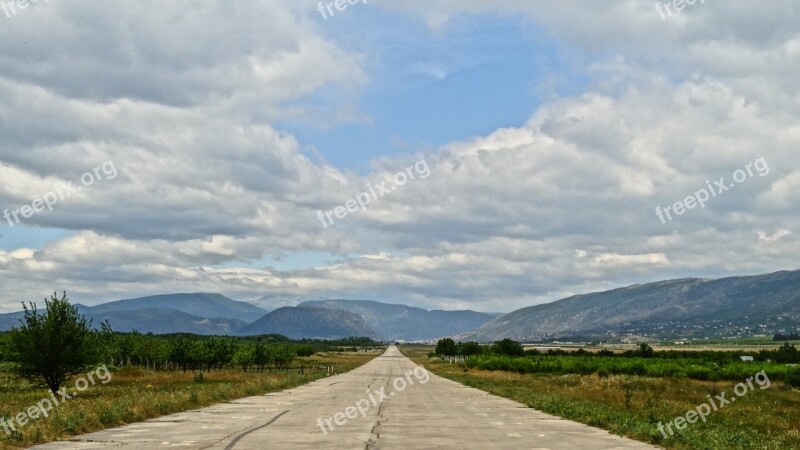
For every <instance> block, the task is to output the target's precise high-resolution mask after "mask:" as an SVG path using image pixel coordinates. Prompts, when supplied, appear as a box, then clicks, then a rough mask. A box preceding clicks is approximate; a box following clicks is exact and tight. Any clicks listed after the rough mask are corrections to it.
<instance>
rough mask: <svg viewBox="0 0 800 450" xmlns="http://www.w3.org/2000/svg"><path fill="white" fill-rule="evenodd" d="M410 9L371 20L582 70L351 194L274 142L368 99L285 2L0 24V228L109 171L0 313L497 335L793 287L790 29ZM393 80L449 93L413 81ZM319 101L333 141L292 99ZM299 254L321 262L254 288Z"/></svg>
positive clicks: (128, 10) (537, 9)
mask: <svg viewBox="0 0 800 450" xmlns="http://www.w3.org/2000/svg"><path fill="white" fill-rule="evenodd" d="M420 5H422V4H421V3H419V2H415V1H410V2H404V3H402V4H398V3H394V4H391V5H390V4H381V7H382V8H384V9H385V10H386V11H389V13H392V14H403V15H406V16H407V17H412V18H416V19H419V20H423V21H425V22H426V23H427V24H429V25H430V26H432V27H435V28H436V30H437V32H438V33H442V34H446V33H448V26H449V24H450V23H451V21H452V20H453V19H454V18H456V17H459V16H460V15H464V14H468V15H473V17H474V16H478V15H483V14H494V13H495V12H497V13H499V14H501V15H506V16H515V15H522V16H523V17H526V18H527V20H530V21H531V23H533V24H534V25H535V26H537V27H540V28H541V29H542V30H544V32H546V33H548V36H549V37H550V38H551V39H554V40H556V41H557V42H558V46H559V47H560V48H561V49H562V51H566V52H570V53H572V54H576V55H578V54H579V55H582V57H581V58H578V62H576V65H575V66H574V67H570V69H569V70H579V71H581V73H580V75H581V76H583V77H585V78H586V80H587V87H586V89H585V90H584V92H581V93H578V94H576V95H570V96H562V97H558V98H553V99H551V100H549V101H547V102H545V103H543V104H542V105H539V106H533V105H532V106H531V111H530V119H529V120H528V121H527V122H526V123H524V124H517V126H511V125H510V124H509V126H507V127H503V128H499V129H496V130H494V131H492V132H488V133H483V134H482V135H478V136H474V137H469V138H466V137H465V138H464V139H463V140H458V141H454V142H450V143H448V144H446V145H443V146H441V147H440V148H438V149H436V150H434V151H427V152H425V153H419V154H407V155H394V156H382V157H376V158H375V159H374V160H373V161H372V167H373V170H372V171H371V172H370V173H367V174H365V175H357V174H355V173H352V172H350V171H348V170H345V169H341V168H337V167H334V166H332V165H330V164H327V163H325V162H324V161H320V158H310V157H308V156H307V155H306V154H305V152H304V150H303V149H304V148H305V147H306V146H307V145H309V143H307V142H301V141H300V140H299V139H298V138H297V137H296V136H293V135H291V134H289V133H287V132H286V131H285V130H283V129H282V128H281V126H280V123H281V122H282V121H283V120H289V119H297V118H302V119H303V120H308V121H311V122H315V123H317V124H319V125H320V126H325V125H336V124H337V123H339V121H340V120H356V119H353V118H354V117H358V118H359V119H357V120H361V118H363V116H362V115H361V114H362V113H361V112H360V111H359V108H358V105H357V103H358V102H357V98H358V96H359V95H360V94H361V92H362V91H363V90H364V89H366V86H367V85H368V83H370V82H374V80H370V76H369V72H368V69H367V68H366V67H367V66H368V65H369V64H371V63H372V62H369V63H368V62H367V61H372V60H371V56H372V55H368V54H361V53H357V52H353V51H349V50H347V49H346V48H344V47H343V46H342V45H340V44H338V43H337V42H336V41H334V40H333V39H332V38H329V37H326V36H324V35H323V33H322V31H321V30H320V29H319V26H318V25H315V24H314V22H313V21H312V20H310V19H309V17H308V16H309V15H312V14H314V11H313V7H309V8H307V7H308V6H309V3H308V2H299V3H298V4H296V5H292V6H290V5H288V4H286V3H279V2H277V1H270V2H261V3H259V4H258V5H254V6H248V7H247V8H245V7H243V6H236V5H229V4H227V3H222V2H214V1H207V2H200V3H194V2H193V3H191V6H190V3H189V2H188V1H178V2H170V4H168V5H164V4H161V3H158V4H157V3H155V2H121V3H119V4H115V5H107V6H104V7H102V8H101V7H98V6H97V5H95V4H90V3H87V2H70V3H59V2H52V3H49V4H47V5H44V4H41V5H39V7H37V8H35V9H30V10H29V11H28V12H26V15H25V16H19V17H14V18H13V19H12V20H7V21H6V22H7V24H8V27H4V28H3V29H2V30H0V55H2V58H0V98H2V99H3V102H1V103H0V134H2V135H3V136H4V138H3V141H4V142H3V149H2V154H0V180H1V181H0V187H2V189H0V205H3V206H2V207H3V208H11V209H14V208H18V207H20V206H21V205H24V204H29V203H30V201H31V199H33V198H36V197H38V196H40V195H41V194H42V193H43V192H46V191H48V190H49V189H51V188H52V186H53V185H54V184H56V183H59V182H61V183H63V182H69V181H73V182H75V180H77V179H79V177H80V175H81V174H82V173H83V172H85V171H87V170H91V168H93V167H95V166H97V165H98V164H101V163H102V162H104V161H108V160H112V161H113V162H114V164H115V166H116V168H117V169H118V170H119V176H118V177H116V178H115V179H113V180H105V181H104V182H103V183H97V184H95V185H93V186H91V187H87V188H85V189H84V190H83V191H82V192H81V193H80V194H79V195H77V196H75V197H73V198H69V199H67V200H65V201H63V202H61V203H59V204H58V205H57V206H56V209H55V210H54V211H53V212H42V213H38V214H36V215H35V216H33V217H32V218H30V219H27V220H26V222H25V226H28V227H43V228H60V229H67V230H72V234H71V235H70V236H68V237H65V238H61V239H57V240H55V241H53V242H50V243H48V244H47V245H44V246H42V247H41V248H18V249H12V250H8V251H0V271H3V273H4V280H5V284H6V285H7V286H9V287H8V288H7V289H6V290H5V291H4V292H3V294H2V295H0V308H5V309H6V310H11V309H16V305H17V303H16V302H17V301H19V300H35V299H36V298H37V297H43V296H44V295H46V294H47V293H48V292H49V291H52V290H54V289H57V290H62V289H66V290H67V291H68V292H69V293H70V294H71V296H72V297H73V298H75V299H78V300H79V301H82V302H86V303H92V302H97V301H103V300H106V301H107V300H113V299H117V298H124V297H130V296H132V295H144V294H154V293H163V292H175V291H218V292H222V293H225V294H227V295H231V296H234V297H236V298H243V299H251V300H256V299H259V298H261V297H262V296H265V295H266V298H265V299H264V300H262V303H263V304H264V305H265V306H278V305H280V304H287V303H292V302H295V301H300V300H305V299H308V298H320V297H331V298H332V297H350V298H370V299H375V300H383V301H395V302H401V301H402V302H408V303H411V304H415V305H419V306H425V307H431V308H475V309H482V310H489V311H508V310H512V309H514V308H518V307H523V306H528V305H530V304H533V303H541V302H545V301H550V300H554V299H557V298H560V297H564V296H567V295H570V294H574V293H579V292H586V291H590V290H597V289H605V288H611V287H616V286H619V285H622V284H626V283H637V282H643V281H653V280H657V279H662V278H670V277H679V276H687V275H697V276H713V275H725V274H733V273H759V272H767V271H770V270H778V269H787V268H795V266H794V265H795V264H796V263H795V262H794V260H795V258H794V255H796V254H797V250H798V243H797V242H796V240H794V239H793V238H792V236H793V230H795V229H796V227H797V226H798V218H797V216H796V214H795V213H794V210H795V208H794V205H796V201H795V200H796V199H797V193H798V192H800V191H799V190H798V186H800V176H798V173H799V172H798V170H797V167H798V165H799V164H800V157H798V156H797V155H798V152H797V148H798V147H799V146H800V128H798V126H797V120H796V117H797V115H798V113H800V111H799V110H798V105H800V102H798V100H800V90H798V85H797V83H796V73H797V69H800V44H798V43H800V31H799V30H798V27H797V25H796V24H797V23H800V22H798V20H797V19H798V17H796V16H797V14H798V13H797V8H793V7H791V5H790V4H789V3H785V2H784V3H781V2H776V3H770V4H769V5H767V4H763V5H757V6H756V5H749V4H748V3H747V2H739V1H733V2H730V3H727V2H726V4H725V5H724V6H723V5H721V4H711V3H709V4H707V5H703V6H702V7H699V6H698V7H695V8H693V9H691V10H686V11H684V12H683V13H682V14H681V16H679V17H673V18H670V20H666V21H662V20H661V19H660V18H659V17H658V14H657V13H656V12H655V11H654V10H653V9H652V5H650V4H646V5H645V4H643V3H641V2H633V1H627V2H619V3H615V4H614V5H605V4H600V3H585V4H582V5H573V4H555V3H553V4H548V5H543V4H532V3H530V2H522V1H510V2H503V3H502V5H500V4H498V3H494V4H491V5H487V4H486V2H475V1H463V2H462V1H459V2H448V1H443V2H436V3H435V4H431V3H425V4H424V5H423V6H424V7H421V6H420ZM755 12H757V13H758V14H752V15H750V16H746V14H748V13H755ZM744 17H750V19H748V20H749V22H743V21H744V20H745V19H744ZM179 18H180V20H178V19H179ZM87 24H92V25H87ZM120 24H122V25H120ZM97 36H103V38H102V39H98V38H97ZM21 42H22V43H23V44H20V43H21ZM407 70H411V71H416V72H417V73H420V74H424V75H426V76H432V77H438V78H441V77H446V76H447V68H446V67H444V66H440V65H438V64H435V63H424V64H423V63H419V64H418V65H417V66H415V67H411V68H407ZM326 90H332V91H335V94H331V95H324V96H323V97H324V98H333V99H336V100H335V101H334V103H335V104H334V105H333V109H334V110H335V111H338V112H339V113H340V114H334V115H332V116H330V117H333V119H329V118H327V117H328V116H326V115H324V114H323V111H329V110H330V108H329V107H330V106H331V105H319V104H317V103H315V101H314V100H316V99H318V98H319V97H317V95H318V94H319V93H320V92H323V93H327V91H326ZM465 95H468V93H465ZM326 121H328V122H330V123H327V122H326ZM762 156H763V157H764V158H765V159H766V160H767V161H769V162H770V168H771V172H770V174H769V175H768V176H765V177H754V178H752V179H751V180H748V181H747V182H746V183H743V184H741V185H739V186H737V187H736V189H733V190H731V191H730V192H727V193H726V194H725V195H724V196H720V197H719V198H715V199H714V200H713V201H711V202H709V204H708V205H707V207H706V208H704V209H695V210H692V211H690V212H688V213H687V214H685V215H684V216H681V217H679V218H677V219H676V220H673V221H672V222H670V223H668V224H662V223H661V222H660V221H659V220H658V218H657V217H656V215H655V207H656V206H665V205H671V204H673V203H674V202H676V201H681V200H683V199H684V198H685V197H686V196H687V195H691V194H692V193H694V192H695V191H697V189H699V188H702V187H703V186H705V182H706V180H715V179H718V178H719V177H723V176H724V177H730V175H731V173H733V171H734V170H736V169H738V168H741V167H744V165H745V164H747V163H751V162H753V161H754V160H756V159H757V158H759V157H762ZM421 157H424V158H425V159H426V161H427V162H428V163H429V165H430V170H431V174H430V176H429V177H428V178H426V179H424V180H414V181H413V182H409V183H408V184H406V185H404V186H402V187H401V188H398V189H397V190H396V191H393V192H392V194H391V195H389V196H386V197H385V198H382V199H380V200H378V201H375V202H373V203H372V204H370V205H369V208H368V209H367V210H366V211H360V212H359V213H358V214H352V215H349V216H348V217H347V218H346V219H344V220H342V221H340V223H337V225H336V226H333V227H329V228H327V229H326V228H323V227H322V226H321V225H320V223H319V221H318V220H317V218H316V213H317V211H319V210H323V211H325V210H328V209H331V208H333V207H335V206H336V205H340V204H343V203H344V201H346V200H347V199H349V198H352V197H353V196H354V195H355V194H357V193H359V192H361V191H363V190H364V189H365V186H367V185H368V183H369V184H371V185H373V186H374V185H375V184H376V183H379V182H380V181H381V180H387V179H390V178H391V177H392V176H393V175H394V174H395V173H396V172H400V171H403V170H404V168H405V167H408V166H409V165H411V164H413V163H414V162H415V161H417V160H419V159H420V158H421ZM298 251H314V252H320V253H323V254H327V255H330V260H331V262H330V263H328V264H320V265H316V266H314V267H307V268H302V269H295V270H277V269H274V268H272V267H261V266H260V265H262V263H261V262H260V261H262V260H263V259H264V258H265V257H270V256H271V257H275V258H279V257H281V255H285V254H286V253H291V252H298Z"/></svg>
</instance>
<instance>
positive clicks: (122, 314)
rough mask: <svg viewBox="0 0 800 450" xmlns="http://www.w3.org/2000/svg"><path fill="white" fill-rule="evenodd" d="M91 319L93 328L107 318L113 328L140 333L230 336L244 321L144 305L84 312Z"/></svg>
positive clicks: (244, 323) (97, 326)
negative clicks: (105, 311)
mask: <svg viewBox="0 0 800 450" xmlns="http://www.w3.org/2000/svg"><path fill="white" fill-rule="evenodd" d="M86 318H87V319H93V321H92V325H93V327H94V328H99V326H100V324H101V323H102V322H103V321H106V320H107V321H108V322H109V324H110V325H111V329H112V330H114V331H121V332H130V331H133V330H136V331H139V332H142V333H154V334H168V333H194V334H206V335H209V334H215V335H230V334H233V333H232V332H233V330H236V329H238V328H241V327H243V326H244V325H246V324H247V322H244V321H241V320H238V319H227V318H216V319H209V318H205V317H199V316H193V315H191V314H186V313H185V312H182V311H178V310H175V309H168V308H146V309H137V310H131V311H109V312H107V313H99V314H98V313H90V314H86Z"/></svg>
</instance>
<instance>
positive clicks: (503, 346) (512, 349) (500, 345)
mask: <svg viewBox="0 0 800 450" xmlns="http://www.w3.org/2000/svg"><path fill="white" fill-rule="evenodd" d="M492 352H493V353H496V354H498V355H506V356H523V355H524V354H525V349H523V348H522V344H520V343H519V342H517V341H514V340H511V339H509V338H505V339H503V340H502V341H497V342H495V343H494V345H493V346H492Z"/></svg>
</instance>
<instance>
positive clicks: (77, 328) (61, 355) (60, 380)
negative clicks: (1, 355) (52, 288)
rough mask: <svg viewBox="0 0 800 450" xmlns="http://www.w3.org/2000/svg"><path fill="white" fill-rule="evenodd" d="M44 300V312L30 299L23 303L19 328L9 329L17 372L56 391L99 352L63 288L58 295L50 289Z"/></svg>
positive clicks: (90, 362) (83, 321)
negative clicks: (40, 311) (23, 312)
mask: <svg viewBox="0 0 800 450" xmlns="http://www.w3.org/2000/svg"><path fill="white" fill-rule="evenodd" d="M44 301H45V305H46V312H45V313H44V314H40V313H39V311H38V310H37V309H36V304H35V303H33V302H31V303H30V308H29V307H28V306H26V305H25V304H24V303H23V304H22V307H23V308H24V309H25V317H24V319H22V320H21V321H20V322H21V324H20V327H19V328H13V329H12V330H11V340H12V343H13V345H14V349H15V351H16V355H15V359H16V362H17V363H18V364H17V367H16V371H17V374H18V375H19V376H21V377H23V378H25V379H28V380H30V381H31V382H34V383H37V384H42V385H44V386H46V387H47V388H49V389H50V390H51V391H52V392H53V393H56V392H58V390H59V388H60V387H61V385H62V384H64V382H66V381H67V380H68V379H69V378H70V377H71V376H73V375H76V374H78V373H81V372H83V371H85V370H87V369H88V368H89V366H90V365H92V364H95V363H97V362H98V361H97V357H98V353H99V352H98V349H97V342H96V341H97V340H96V339H93V338H92V331H91V322H87V321H86V319H85V318H84V317H83V316H81V315H79V314H78V308H77V307H76V306H72V305H70V303H69V299H67V293H66V292H64V296H63V297H62V298H61V299H59V298H58V297H57V296H56V293H53V295H52V296H51V298H50V299H49V300H48V299H45V300H44Z"/></svg>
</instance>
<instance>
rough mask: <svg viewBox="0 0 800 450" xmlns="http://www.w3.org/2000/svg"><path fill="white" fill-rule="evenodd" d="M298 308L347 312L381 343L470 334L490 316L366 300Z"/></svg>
mask: <svg viewBox="0 0 800 450" xmlns="http://www.w3.org/2000/svg"><path fill="white" fill-rule="evenodd" d="M299 306H300V307H312V308H325V309H333V310H343V311H349V312H351V313H354V314H357V315H359V316H361V317H363V318H364V319H365V320H366V322H367V323H368V324H369V326H370V327H371V328H373V329H374V330H375V331H377V332H378V333H379V334H380V335H381V336H383V337H384V338H385V339H390V340H395V341H397V340H403V341H416V340H429V339H436V338H441V337H445V336H451V335H454V334H458V333H463V332H464V331H471V330H474V329H476V328H478V327H479V326H481V325H483V324H484V323H486V322H488V321H489V320H491V319H492V318H493V317H494V316H492V315H489V314H485V313H480V312H475V311H469V310H467V311H441V310H433V311H428V310H425V309H422V308H415V307H412V306H406V305H393V304H386V303H380V302H375V301H367V300H318V301H308V302H303V303H301V304H300V305H299Z"/></svg>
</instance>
